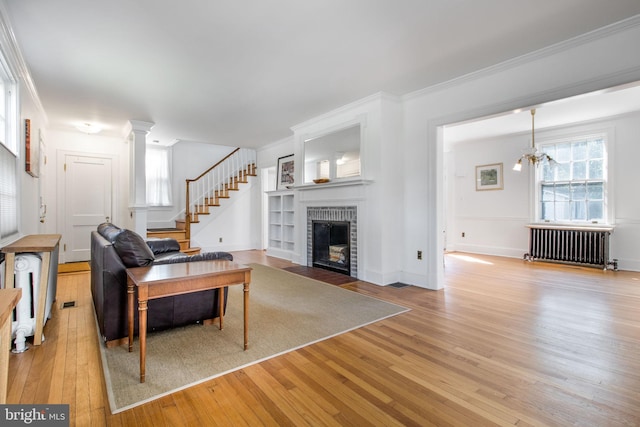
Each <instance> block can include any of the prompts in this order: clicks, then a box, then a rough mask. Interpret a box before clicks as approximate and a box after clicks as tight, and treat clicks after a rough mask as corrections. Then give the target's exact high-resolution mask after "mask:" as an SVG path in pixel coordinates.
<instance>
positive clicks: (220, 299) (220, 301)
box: [218, 288, 224, 330]
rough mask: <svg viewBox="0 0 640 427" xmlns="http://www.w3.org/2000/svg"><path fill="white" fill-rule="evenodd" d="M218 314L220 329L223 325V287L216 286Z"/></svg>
mask: <svg viewBox="0 0 640 427" xmlns="http://www.w3.org/2000/svg"><path fill="white" fill-rule="evenodd" d="M218 314H219V315H220V330H222V328H223V326H224V288H218Z"/></svg>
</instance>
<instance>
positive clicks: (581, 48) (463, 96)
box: [402, 17, 640, 289]
mask: <svg viewBox="0 0 640 427" xmlns="http://www.w3.org/2000/svg"><path fill="white" fill-rule="evenodd" d="M638 40H640V18H638V17H636V18H634V19H631V20H629V21H626V22H624V23H623V24H621V25H618V26H615V27H608V28H605V29H603V30H600V31H596V32H593V33H589V34H587V35H585V36H583V37H580V38H577V39H573V40H569V41H567V42H566V43H561V44H559V45H555V46H551V47H549V48H547V49H543V50H541V51H538V52H534V53H532V54H530V55H526V56H523V57H520V58H516V59H514V60H512V61H508V62H506V63H503V64H499V65H497V66H495V67H491V68H489V69H487V70H481V71H479V72H477V73H474V74H472V75H469V76H465V77H463V78H460V79H457V80H454V81H451V82H448V83H446V84H443V85H438V86H435V87H431V88H427V89H425V90H423V91H420V92H416V93H414V94H410V95H409V96H406V97H404V135H405V141H404V146H405V148H406V150H405V151H404V171H405V173H404V176H403V179H404V189H405V195H406V197H405V203H404V206H403V208H404V224H405V230H404V236H405V242H404V247H403V249H402V250H403V252H404V256H403V259H404V260H406V261H405V263H404V266H403V274H404V275H405V276H406V277H409V278H411V280H412V281H415V282H418V283H419V284H420V285H421V286H425V287H429V288H434V289H436V288H440V287H442V286H443V285H444V278H443V271H444V256H443V251H444V247H445V244H444V242H445V239H444V231H445V227H446V224H445V207H446V205H445V201H446V199H445V197H444V181H445V174H444V167H445V162H444V150H443V142H442V133H441V130H439V127H440V126H442V125H445V124H449V123H455V122H460V121H463V120H469V119H473V118H477V117H484V116H488V115H491V114H496V113H501V112H504V111H508V110H514V109H516V108H522V107H527V106H531V105H536V104H539V103H542V102H547V101H552V100H556V99H562V98H565V97H569V96H573V95H578V94H581V93H586V92H590V91H594V90H598V89H604V88H608V87H611V86H615V85H618V84H624V83H629V82H632V81H637V80H640V49H638V48H637V41H638ZM596 58H597V60H596ZM420 247H424V248H426V249H425V256H426V261H425V262H420V261H417V260H416V259H415V257H414V253H415V250H416V249H418V248H420Z"/></svg>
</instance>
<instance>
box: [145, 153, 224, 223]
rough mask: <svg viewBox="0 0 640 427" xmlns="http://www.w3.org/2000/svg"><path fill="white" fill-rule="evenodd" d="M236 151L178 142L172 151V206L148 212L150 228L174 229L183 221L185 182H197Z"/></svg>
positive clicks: (152, 209)
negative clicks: (203, 173)
mask: <svg viewBox="0 0 640 427" xmlns="http://www.w3.org/2000/svg"><path fill="white" fill-rule="evenodd" d="M234 149H235V147H227V146H222V145H213V144H205V143H198V142H178V143H176V144H174V145H173V146H172V147H171V149H170V150H171V169H172V170H171V172H172V192H173V194H172V200H173V206H171V207H162V208H159V207H158V208H155V207H154V208H149V211H148V214H147V224H148V227H149V228H164V227H169V228H171V227H175V220H176V219H184V210H185V206H186V205H185V200H186V180H187V179H194V178H196V177H197V176H198V175H200V174H201V173H202V172H204V171H206V170H207V169H209V168H210V167H211V166H213V165H215V164H216V163H217V162H218V161H220V160H222V159H223V158H224V157H225V156H227V155H228V154H229V153H231V152H232V151H233V150H234Z"/></svg>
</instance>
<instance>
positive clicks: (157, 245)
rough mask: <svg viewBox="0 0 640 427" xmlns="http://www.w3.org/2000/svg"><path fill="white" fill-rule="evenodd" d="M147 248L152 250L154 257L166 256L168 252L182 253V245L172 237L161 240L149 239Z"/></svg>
mask: <svg viewBox="0 0 640 427" xmlns="http://www.w3.org/2000/svg"><path fill="white" fill-rule="evenodd" d="M147 246H149V247H150V248H151V251H152V252H153V254H154V255H159V254H164V253H167V252H180V243H178V241H177V240H176V239H172V238H170V237H167V238H163V239H159V238H152V239H147Z"/></svg>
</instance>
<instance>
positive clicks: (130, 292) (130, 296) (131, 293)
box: [127, 280, 135, 353]
mask: <svg viewBox="0 0 640 427" xmlns="http://www.w3.org/2000/svg"><path fill="white" fill-rule="evenodd" d="M134 288H135V285H134V284H133V283H132V282H131V280H129V281H128V282H127V318H128V319H129V353H131V352H132V351H133V331H134V326H135V325H134V324H133V310H134V308H133V304H134V303H135V289H134Z"/></svg>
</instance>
